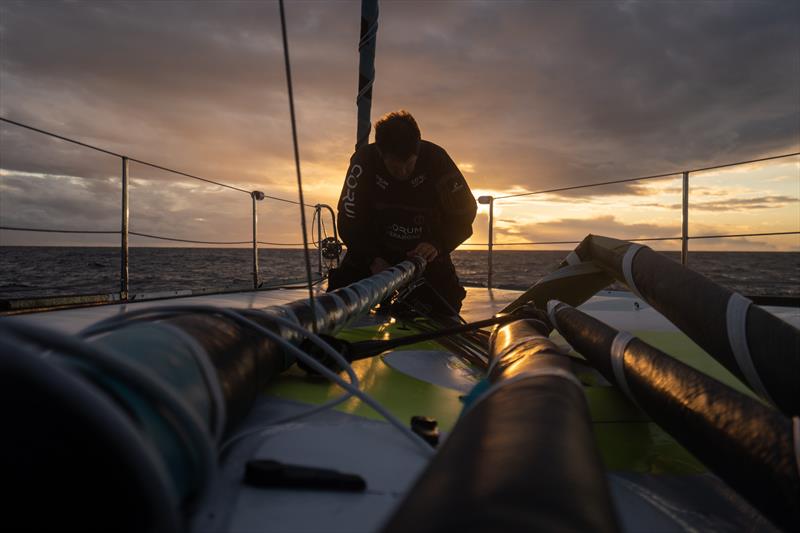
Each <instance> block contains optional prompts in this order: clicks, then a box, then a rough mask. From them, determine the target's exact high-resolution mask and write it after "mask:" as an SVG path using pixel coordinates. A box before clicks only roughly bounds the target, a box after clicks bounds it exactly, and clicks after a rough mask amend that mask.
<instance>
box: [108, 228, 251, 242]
mask: <svg viewBox="0 0 800 533" xmlns="http://www.w3.org/2000/svg"><path fill="white" fill-rule="evenodd" d="M117 233H119V232H117ZM128 234H129V235H136V236H137V237H148V238H150V239H159V240H162V241H175V242H190V243H194V244H252V243H253V241H194V240H191V239H178V238H174V237H161V236H159V235H151V234H149V233H139V232H137V231H129V232H128Z"/></svg>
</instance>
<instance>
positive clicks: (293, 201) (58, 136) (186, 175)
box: [0, 117, 314, 233]
mask: <svg viewBox="0 0 800 533" xmlns="http://www.w3.org/2000/svg"><path fill="white" fill-rule="evenodd" d="M0 122H7V123H8V124H13V125H15V126H19V127H20V128H24V129H26V130H30V131H35V132H36V133H41V134H42V135H47V136H48V137H53V138H56V139H59V140H62V141H66V142H68V143H72V144H75V145H78V146H83V147H84V148H89V149H91V150H95V151H97V152H101V153H104V154H108V155H111V156H114V157H119V158H127V159H128V161H131V162H133V163H138V164H140V165H144V166H148V167H151V168H155V169H158V170H163V171H165V172H171V173H172V174H178V175H179V176H184V177H187V178H191V179H194V180H198V181H204V182H206V183H211V184H213V185H219V186H220V187H225V188H226V189H231V190H234V191H238V192H243V193H245V194H248V195H249V194H251V191H248V190H245V189H242V188H239V187H236V186H234V185H228V184H227V183H222V182H219V181H214V180H210V179H207V178H201V177H200V176H195V175H193V174H188V173H186V172H181V171H180V170H175V169H172V168H169V167H164V166H161V165H157V164H155V163H150V162H147V161H142V160H141V159H136V158H135V157H127V156H124V155H122V154H118V153H116V152H112V151H111V150H106V149H104V148H99V147H97V146H93V145H91V144H87V143H84V142H81V141H76V140H75V139H70V138H69V137H64V136H63V135H58V134H56V133H53V132H51V131H47V130H43V129H40V128H35V127H33V126H29V125H27V124H23V123H22V122H17V121H16V120H10V119H7V118H5V117H0ZM264 198H269V199H270V200H275V201H278V202H286V203H288V204H297V203H298V202H296V201H295V200H289V199H287V198H281V197H279V196H270V195H268V194H265V195H264ZM306 207H314V206H313V205H311V204H306ZM82 233H89V232H82Z"/></svg>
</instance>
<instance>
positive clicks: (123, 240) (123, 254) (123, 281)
mask: <svg viewBox="0 0 800 533" xmlns="http://www.w3.org/2000/svg"><path fill="white" fill-rule="evenodd" d="M129 222H130V210H129V208H128V158H127V157H124V156H123V157H122V221H121V224H120V226H121V227H120V232H119V233H120V261H119V263H120V264H119V268H120V270H119V298H120V300H122V301H127V300H128V282H129V278H128V261H129V258H128V223H129Z"/></svg>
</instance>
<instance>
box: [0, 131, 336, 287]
mask: <svg viewBox="0 0 800 533" xmlns="http://www.w3.org/2000/svg"><path fill="white" fill-rule="evenodd" d="M0 122H3V123H6V124H11V125H14V126H18V127H20V128H24V129H26V130H29V131H33V132H36V133H40V134H42V135H46V136H48V137H52V138H55V139H59V140H62V141H66V142H68V143H71V144H75V145H77V146H82V147H84V148H89V149H91V150H94V151H96V152H100V153H103V154H106V155H110V156H113V157H116V158H119V160H120V163H121V170H120V179H121V216H120V229H119V230H109V231H106V230H65V229H56V228H30V227H19V226H2V225H0V230H6V231H31V232H44V233H77V234H119V236H120V273H119V282H120V286H119V300H120V301H123V302H124V301H128V299H129V281H130V277H129V275H130V273H129V243H128V239H129V237H130V236H131V235H136V236H139V237H147V238H151V239H158V240H164V241H171V242H183V243H192V244H209V245H236V244H248V245H252V249H253V255H252V263H253V289H257V288H258V287H259V286H260V285H261V280H260V274H259V268H258V245H259V244H264V245H270V246H303V243H278V242H265V241H259V240H258V208H257V202H259V201H262V200H267V199H268V200H273V201H277V202H285V203H289V204H294V205H300V202H298V201H295V200H290V199H287V198H281V197H279V196H271V195H268V194H265V193H264V192H262V191H248V190H246V189H242V188H240V187H236V186H234V185H230V184H227V183H222V182H220V181H215V180H211V179H208V178H204V177H201V176H196V175H193V174H189V173H187V172H182V171H180V170H175V169H172V168H168V167H165V166H162V165H159V164H156V163H152V162H149V161H142V160H140V159H136V158H133V157H129V156H126V155H124V154H120V153H117V152H113V151H111V150H107V149H105V148H100V147H98V146H94V145H91V144H88V143H84V142H81V141H78V140H76V139H71V138H69V137H65V136H63V135H58V134H56V133H53V132H50V131H46V130H43V129H40V128H36V127H33V126H30V125H28V124H23V123H21V122H17V121H15V120H10V119H7V118H4V117H0ZM130 163H137V164H140V165H144V166H147V167H150V168H154V169H157V170H161V171H164V172H168V173H171V174H175V175H178V176H182V177H185V178H189V179H192V180H197V181H202V182H205V183H210V184H213V185H217V186H219V187H223V188H226V189H230V190H233V191H236V192H239V193H242V194H246V195H248V196H249V197H250V199H251V203H252V222H253V238H252V239H251V240H248V241H200V240H191V239H180V238H175V237H167V236H163V235H153V234H148V233H140V232H135V231H131V230H130V206H129V189H130V185H129V181H130V169H129V166H130ZM303 206H304V207H309V208H313V209H314V217H315V220H316V222H317V240H316V241H314V243H315V244H316V245H317V248H318V272H319V274H320V275H321V274H322V247H321V246H319V242H320V241H322V211H323V210H327V211H328V212H329V213H330V215H331V217H332V219H333V233H334V237H335V238H337V237H338V235H337V230H336V217H335V216H334V212H333V209H332V208H331V207H330V206H329V205H327V204H305V203H304V204H303ZM312 233H313V228H312ZM312 241H313V237H312ZM102 296H107V295H102Z"/></svg>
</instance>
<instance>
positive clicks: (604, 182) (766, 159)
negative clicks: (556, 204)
mask: <svg viewBox="0 0 800 533" xmlns="http://www.w3.org/2000/svg"><path fill="white" fill-rule="evenodd" d="M797 155H800V152H792V153H789V154H781V155H773V156H769V157H761V158H759V159H748V160H747V161H737V162H735V163H725V164H722V165H716V166H712V167H702V168H695V169H692V170H685V171H684V170H679V171H676V172H668V173H665V174H654V175H652V176H640V177H638V178H627V179H623V180H614V181H603V182H599V183H588V184H586V185H573V186H571V187H559V188H557V189H546V190H542V191H529V192H521V193H517V194H507V195H505V196H495V197H494V199H495V200H503V199H505V198H519V197H520V196H531V195H534V194H545V193H550V192H561V191H572V190H575V189H585V188H587V187H599V186H601V185H613V184H615V183H630V182H633V181H644V180H653V179H658V178H668V177H670V176H677V175H679V174H683V173H684V172H686V173H689V174H693V173H696V172H704V171H707V170H717V169H720V168H728V167H735V166H737V165H747V164H750V163H761V162H763V161H772V160H774V159H782V158H786V157H794V156H797Z"/></svg>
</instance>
